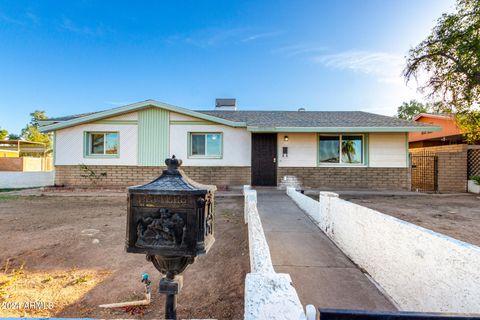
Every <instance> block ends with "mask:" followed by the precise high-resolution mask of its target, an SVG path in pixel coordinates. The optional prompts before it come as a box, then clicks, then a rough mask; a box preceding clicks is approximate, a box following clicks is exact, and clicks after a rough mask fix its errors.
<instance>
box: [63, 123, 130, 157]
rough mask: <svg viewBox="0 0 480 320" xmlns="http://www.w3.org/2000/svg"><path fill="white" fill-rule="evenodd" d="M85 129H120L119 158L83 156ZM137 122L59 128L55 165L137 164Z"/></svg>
mask: <svg viewBox="0 0 480 320" xmlns="http://www.w3.org/2000/svg"><path fill="white" fill-rule="evenodd" d="M109 120H111V119H109ZM85 131H118V132H119V137H120V138H119V139H120V156H119V157H118V158H108V159H94V158H84V156H83V136H84V132H85ZM137 143H138V139H137V125H136V124H128V125H126V124H121V125H119V124H93V123H92V124H82V125H78V126H75V127H70V128H65V129H62V130H58V131H56V133H55V146H56V147H55V165H78V164H81V163H83V164H86V165H136V164H137Z"/></svg>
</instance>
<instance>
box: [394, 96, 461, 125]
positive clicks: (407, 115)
mask: <svg viewBox="0 0 480 320" xmlns="http://www.w3.org/2000/svg"><path fill="white" fill-rule="evenodd" d="M420 113H437V114H438V113H445V114H450V113H452V111H451V110H450V108H448V106H446V105H445V103H443V102H442V101H435V102H427V103H422V102H420V101H417V100H410V101H408V102H406V101H405V102H403V103H402V105H401V106H400V107H398V108H397V115H396V117H397V118H400V119H405V120H412V119H413V117H415V116H416V115H417V114H420Z"/></svg>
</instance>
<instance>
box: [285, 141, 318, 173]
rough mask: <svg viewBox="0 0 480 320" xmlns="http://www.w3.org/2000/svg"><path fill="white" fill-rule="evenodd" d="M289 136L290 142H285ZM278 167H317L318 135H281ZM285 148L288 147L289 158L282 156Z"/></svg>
mask: <svg viewBox="0 0 480 320" xmlns="http://www.w3.org/2000/svg"><path fill="white" fill-rule="evenodd" d="M285 136H288V141H285V140H284V139H285ZM277 139H278V142H277V146H278V151H277V155H278V166H279V167H316V166H317V164H316V161H317V134H316V133H279V134H278V136H277ZM283 147H288V157H284V156H283V154H282V150H283Z"/></svg>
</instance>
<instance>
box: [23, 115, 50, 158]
mask: <svg viewBox="0 0 480 320" xmlns="http://www.w3.org/2000/svg"><path fill="white" fill-rule="evenodd" d="M30 116H31V117H32V118H31V120H30V122H29V123H28V124H27V126H26V127H25V128H23V129H22V138H23V139H25V140H26V141H33V142H43V143H45V144H46V146H47V148H48V149H50V148H51V146H52V139H51V137H50V136H49V135H48V134H45V133H41V132H40V131H39V130H38V127H39V123H38V121H39V120H46V119H48V117H47V116H46V115H45V111H39V110H35V111H34V112H32V113H30Z"/></svg>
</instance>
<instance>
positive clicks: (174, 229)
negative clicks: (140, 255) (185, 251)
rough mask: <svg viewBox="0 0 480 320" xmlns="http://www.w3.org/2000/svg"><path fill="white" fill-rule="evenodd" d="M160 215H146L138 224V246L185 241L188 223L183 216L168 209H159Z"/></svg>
mask: <svg viewBox="0 0 480 320" xmlns="http://www.w3.org/2000/svg"><path fill="white" fill-rule="evenodd" d="M158 212H159V217H156V218H154V217H151V216H149V217H145V218H142V219H140V221H139V222H138V224H137V242H136V246H138V247H141V248H147V247H156V246H164V245H166V246H168V245H172V246H174V245H177V246H181V245H182V243H183V236H184V234H185V231H186V224H185V221H184V219H183V218H182V216H181V215H180V214H178V213H172V212H170V211H169V210H168V209H160V210H158Z"/></svg>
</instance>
